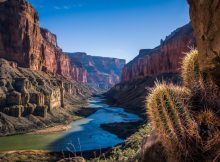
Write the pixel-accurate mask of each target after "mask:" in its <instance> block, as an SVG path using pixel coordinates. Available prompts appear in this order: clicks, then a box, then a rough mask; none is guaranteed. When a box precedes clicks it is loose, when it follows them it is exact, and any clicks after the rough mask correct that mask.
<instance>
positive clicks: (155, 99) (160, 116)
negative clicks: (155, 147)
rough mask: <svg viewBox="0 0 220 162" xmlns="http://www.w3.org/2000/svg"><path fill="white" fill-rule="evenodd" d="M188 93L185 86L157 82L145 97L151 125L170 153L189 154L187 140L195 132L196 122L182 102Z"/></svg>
mask: <svg viewBox="0 0 220 162" xmlns="http://www.w3.org/2000/svg"><path fill="white" fill-rule="evenodd" d="M189 94H190V91H189V90H188V89H187V88H182V87H179V86H174V85H166V84H158V83H157V84H156V87H155V88H154V89H152V90H151V94H150V95H149V96H148V99H147V105H146V106H147V109H148V115H149V118H150V120H151V122H152V126H153V127H154V129H155V130H156V131H157V133H158V134H159V135H160V136H161V138H162V143H163V145H164V147H165V148H166V149H167V151H168V152H170V153H171V154H174V153H177V150H179V151H180V150H181V151H180V152H185V153H186V154H189V152H190V149H189V146H188V145H187V144H188V142H187V140H188V139H189V136H191V135H193V134H196V124H195V122H194V121H193V119H192V118H191V116H190V113H189V110H188V109H187V107H186V105H185V103H184V97H185V96H188V95H189ZM190 130H191V131H190ZM183 150H184V151H183ZM171 154H170V155H171ZM178 154H179V155H180V153H179V152H178Z"/></svg>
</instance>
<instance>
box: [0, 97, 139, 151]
mask: <svg viewBox="0 0 220 162" xmlns="http://www.w3.org/2000/svg"><path fill="white" fill-rule="evenodd" d="M88 107H89V108H99V110H97V111H96V112H95V113H93V114H92V115H90V116H88V117H86V118H84V119H81V120H78V121H74V122H72V123H71V128H70V129H69V130H67V131H65V132H58V133H48V134H38V135H37V134H24V135H15V136H8V137H0V151H11V150H30V149H34V150H37V149H41V150H48V151H71V152H79V151H88V150H96V149H103V148H108V147H113V146H115V145H117V144H120V143H123V142H124V140H123V139H120V138H118V137H117V136H116V135H114V134H112V133H110V132H107V131H105V130H103V129H102V128H101V127H100V125H101V124H109V123H116V122H135V121H138V120H141V118H140V117H138V116H137V115H135V114H131V113H127V112H125V111H124V109H123V108H120V107H110V106H109V105H107V104H105V103H103V101H102V99H101V98H99V97H93V98H91V99H90V100H89V105H88Z"/></svg>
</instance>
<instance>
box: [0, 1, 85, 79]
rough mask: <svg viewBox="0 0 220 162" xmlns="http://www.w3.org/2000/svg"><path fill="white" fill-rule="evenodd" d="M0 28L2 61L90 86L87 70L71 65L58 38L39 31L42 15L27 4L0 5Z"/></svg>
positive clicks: (6, 2)
mask: <svg viewBox="0 0 220 162" xmlns="http://www.w3.org/2000/svg"><path fill="white" fill-rule="evenodd" d="M0 24H1V26H0V57H1V58H5V59H7V60H10V61H15V62H17V63H18V65H19V66H21V67H25V68H30V69H32V70H42V69H44V70H47V71H50V72H52V73H58V74H60V75H62V76H64V77H65V78H69V79H73V80H76V81H80V82H86V78H87V74H86V72H85V69H83V68H82V67H78V66H77V65H74V64H73V63H71V62H70V60H69V58H68V56H67V55H65V54H64V53H63V52H62V50H61V49H60V48H59V47H58V45H57V38H56V35H54V34H53V33H51V32H49V31H48V30H47V29H43V28H40V27H39V18H38V14H37V12H36V11H35V9H34V8H33V7H32V6H31V5H30V4H29V3H28V2H27V1H26V0H16V1H15V0H7V1H2V2H0ZM75 72H76V74H75Z"/></svg>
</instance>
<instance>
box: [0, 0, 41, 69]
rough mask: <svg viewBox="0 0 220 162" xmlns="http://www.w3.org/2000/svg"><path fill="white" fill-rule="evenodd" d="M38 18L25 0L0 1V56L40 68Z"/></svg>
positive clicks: (20, 63)
mask: <svg viewBox="0 0 220 162" xmlns="http://www.w3.org/2000/svg"><path fill="white" fill-rule="evenodd" d="M38 20H39V18H38V14H37V13H36V11H35V10H34V8H33V7H32V6H31V5H29V4H28V3H27V2H26V1H25V0H16V1H15V0H7V1H2V2H0V24H1V25H0V57H3V58H5V59H8V60H11V61H16V62H17V63H18V65H19V66H23V67H30V68H31V69H33V70H40V69H41V67H42V53H41V44H42V36H41V33H40V28H39V22H38Z"/></svg>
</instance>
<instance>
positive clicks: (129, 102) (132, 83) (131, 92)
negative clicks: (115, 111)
mask: <svg viewBox="0 0 220 162" xmlns="http://www.w3.org/2000/svg"><path fill="white" fill-rule="evenodd" d="M192 46H195V38H194V34H193V30H192V27H191V24H187V25H185V26H183V27H181V28H179V29H177V30H175V31H174V32H172V33H171V35H169V36H167V37H166V39H165V40H161V44H160V45H159V46H158V47H156V48H155V49H144V50H140V53H139V55H138V56H137V57H136V58H135V59H134V60H132V61H131V62H130V63H128V64H126V65H125V67H124V69H123V72H122V82H121V83H119V84H117V85H116V86H114V87H113V88H111V89H110V90H109V91H108V92H107V93H106V94H105V95H106V96H107V97H108V98H109V100H110V101H111V102H113V103H117V104H119V105H120V106H122V107H125V108H127V109H129V110H130V111H133V112H135V113H138V114H139V115H142V116H143V117H144V118H146V108H145V99H146V96H147V95H148V92H149V89H150V88H152V87H153V86H154V85H155V81H159V82H162V81H166V82H171V83H180V82H181V81H180V76H179V70H180V65H181V60H182V58H183V57H184V56H185V53H184V52H187V51H189V50H190V49H189V47H192Z"/></svg>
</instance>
